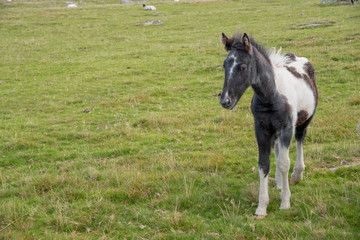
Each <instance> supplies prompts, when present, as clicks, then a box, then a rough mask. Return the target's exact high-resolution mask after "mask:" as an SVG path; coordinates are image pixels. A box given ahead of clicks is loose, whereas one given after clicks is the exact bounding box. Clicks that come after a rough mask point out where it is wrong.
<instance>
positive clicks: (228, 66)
mask: <svg viewBox="0 0 360 240" xmlns="http://www.w3.org/2000/svg"><path fill="white" fill-rule="evenodd" d="M222 42H223V44H224V46H225V49H226V50H227V51H228V52H229V54H228V55H227V57H226V59H225V61H224V69H225V81H224V87H223V91H222V93H221V97H220V104H221V106H223V107H224V108H227V109H233V108H234V107H235V106H236V104H237V102H238V101H239V99H240V98H241V96H242V95H243V94H244V92H245V90H246V89H247V88H248V87H249V86H250V85H251V81H252V78H253V77H254V70H255V68H254V66H253V61H252V56H251V55H252V52H253V49H252V45H251V42H250V38H249V37H248V35H247V34H246V33H244V34H243V36H242V37H233V38H231V39H229V38H228V37H227V36H226V35H225V34H224V33H223V34H222Z"/></svg>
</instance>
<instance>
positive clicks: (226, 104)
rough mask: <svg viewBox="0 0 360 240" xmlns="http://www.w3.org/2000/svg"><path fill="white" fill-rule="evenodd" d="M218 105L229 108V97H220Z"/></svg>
mask: <svg viewBox="0 0 360 240" xmlns="http://www.w3.org/2000/svg"><path fill="white" fill-rule="evenodd" d="M220 105H221V106H222V107H223V108H228V109H229V108H230V107H231V105H232V104H231V99H230V98H229V97H225V98H220Z"/></svg>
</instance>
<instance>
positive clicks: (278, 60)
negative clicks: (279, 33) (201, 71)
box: [220, 33, 318, 218]
mask: <svg viewBox="0 0 360 240" xmlns="http://www.w3.org/2000/svg"><path fill="white" fill-rule="evenodd" d="M222 42H223V44H224V46H225V49H226V50H227V51H228V52H229V54H228V56H227V57H226V59H225V61H224V69H225V81H224V87H223V91H222V94H221V97H220V104H221V106H223V107H224V108H227V109H230V110H232V109H233V108H234V107H235V106H236V104H237V102H238V101H239V99H240V97H241V96H242V95H243V93H244V92H245V90H246V89H247V88H248V87H249V86H251V87H252V89H253V90H254V96H253V99H252V102H251V111H252V113H253V115H254V120H255V134H256V140H257V143H258V149H259V175H260V193H259V205H258V207H257V209H256V212H255V215H256V216H257V218H263V217H265V216H266V215H267V214H266V208H267V205H268V203H269V194H268V177H269V176H268V174H269V171H270V152H271V147H273V148H274V153H275V158H276V173H275V181H276V186H277V188H278V189H281V205H280V209H286V208H290V190H289V181H288V173H289V169H290V159H289V146H290V142H291V139H292V137H293V135H294V133H295V139H296V147H297V158H296V163H295V167H294V171H293V173H292V175H291V179H290V182H291V183H292V184H295V183H298V182H299V181H301V180H302V177H303V171H304V168H305V165H304V159H303V143H304V138H305V134H306V131H307V127H308V126H309V124H310V122H311V119H312V118H313V116H314V114H315V110H316V106H317V102H318V92H317V88H316V83H315V70H314V68H313V67H312V65H311V63H310V62H309V61H308V60H307V59H306V58H304V57H298V56H296V55H295V54H285V55H281V54H280V51H278V52H276V51H275V50H272V51H270V52H267V51H265V50H264V48H263V47H261V46H260V45H259V44H257V43H256V42H255V41H254V40H253V39H252V38H250V37H248V35H247V34H246V33H244V34H243V35H239V36H234V37H232V38H230V39H229V38H228V37H227V36H226V35H225V34H224V33H223V34H222Z"/></svg>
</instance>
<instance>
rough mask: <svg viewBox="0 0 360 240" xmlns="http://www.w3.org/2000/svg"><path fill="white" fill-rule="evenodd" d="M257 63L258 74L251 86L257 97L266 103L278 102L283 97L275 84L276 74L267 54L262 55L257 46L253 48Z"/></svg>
mask: <svg viewBox="0 0 360 240" xmlns="http://www.w3.org/2000/svg"><path fill="white" fill-rule="evenodd" d="M253 54H254V59H255V64H256V70H255V71H256V74H255V79H254V81H253V83H252V84H251V87H252V88H253V90H254V93H255V96H254V97H256V98H258V100H260V102H261V103H263V104H265V105H273V104H277V103H278V101H279V100H280V99H281V97H280V93H279V91H278V90H277V89H276V85H275V75H274V71H273V68H272V65H271V63H270V60H269V59H268V58H267V56H264V55H262V54H261V53H260V52H259V51H258V50H257V49H256V48H253Z"/></svg>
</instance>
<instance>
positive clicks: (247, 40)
mask: <svg viewBox="0 0 360 240" xmlns="http://www.w3.org/2000/svg"><path fill="white" fill-rule="evenodd" d="M242 44H243V45H244V47H245V50H246V51H247V52H248V53H249V54H250V53H251V50H252V47H251V43H250V38H249V36H248V35H247V34H246V33H244V35H243V37H242Z"/></svg>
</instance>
